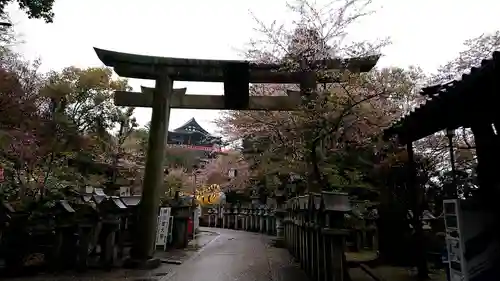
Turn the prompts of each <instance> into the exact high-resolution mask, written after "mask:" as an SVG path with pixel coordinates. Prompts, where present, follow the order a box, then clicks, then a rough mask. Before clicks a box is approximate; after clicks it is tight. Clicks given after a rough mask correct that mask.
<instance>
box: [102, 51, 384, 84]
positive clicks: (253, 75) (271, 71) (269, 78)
mask: <svg viewBox="0 0 500 281" xmlns="http://www.w3.org/2000/svg"><path fill="white" fill-rule="evenodd" d="M94 50H95V51H96V53H97V56H98V57H99V59H100V60H101V61H102V62H103V63H104V64H105V65H106V66H109V67H113V68H114V70H115V72H116V73H117V74H118V75H120V76H123V77H129V78H138V79H156V78H158V75H159V74H160V72H161V73H162V75H164V74H168V75H169V76H170V77H171V79H172V80H175V81H199V82H224V76H225V74H224V73H225V71H226V70H227V67H228V66H229V65H235V64H237V65H241V64H247V65H248V70H249V83H299V82H300V75H301V73H299V72H290V71H284V70H283V69H284V67H283V65H281V64H275V63H255V62H250V61H243V60H205V59H187V58H168V57H156V56H145V55H136V54H128V53H121V52H115V51H109V50H103V49H99V48H94ZM378 59H379V56H368V57H360V58H350V59H328V60H318V61H314V62H311V63H310V65H311V66H312V67H313V68H317V69H331V70H334V69H335V70H349V71H351V72H367V71H370V70H371V69H372V68H373V67H374V66H375V64H376V63H377V61H378ZM318 82H319V83H328V82H332V81H331V78H328V77H326V78H322V79H319V80H318Z"/></svg>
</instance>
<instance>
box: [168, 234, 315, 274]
mask: <svg viewBox="0 0 500 281" xmlns="http://www.w3.org/2000/svg"><path fill="white" fill-rule="evenodd" d="M215 231H218V232H219V233H220V235H219V236H218V237H217V238H215V239H214V240H213V241H212V242H210V243H209V244H208V245H206V246H205V247H204V248H203V249H202V250H200V251H199V252H198V254H197V255H195V256H193V257H191V258H190V259H189V260H188V261H186V262H185V263H183V264H182V265H180V266H179V267H178V268H176V269H175V270H173V271H172V273H170V274H168V275H167V276H165V277H163V278H161V279H160V280H161V281H193V280H200V281H285V280H286V281H307V277H306V276H305V274H304V272H302V271H301V270H300V269H299V268H298V267H297V266H296V265H295V264H294V262H293V261H292V258H291V256H290V255H289V254H288V252H287V251H286V250H285V249H278V248H274V247H271V246H270V243H271V237H269V236H264V235H261V234H256V233H249V232H242V231H235V230H227V229H217V230H215Z"/></svg>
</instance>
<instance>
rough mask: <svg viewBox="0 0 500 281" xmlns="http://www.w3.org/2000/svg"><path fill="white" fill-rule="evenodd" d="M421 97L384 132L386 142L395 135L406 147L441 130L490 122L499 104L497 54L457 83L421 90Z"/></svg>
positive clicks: (499, 59) (499, 80) (499, 58)
mask: <svg viewBox="0 0 500 281" xmlns="http://www.w3.org/2000/svg"><path fill="white" fill-rule="evenodd" d="M421 95H424V96H426V97H427V98H428V100H427V101H426V102H425V103H424V104H422V105H420V106H418V107H417V108H415V109H414V110H413V111H412V112H411V113H409V114H408V115H406V116H404V117H402V118H401V119H400V120H398V121H396V122H395V123H394V124H393V125H392V126H391V127H390V128H388V129H387V130H385V131H384V137H385V138H386V139H388V138H390V137H391V136H397V137H398V139H399V141H400V142H401V143H403V144H406V143H408V142H412V141H415V140H418V139H421V138H424V137H426V136H429V135H431V134H433V133H435V132H438V131H441V130H446V129H456V128H458V127H470V126H471V125H472V124H474V123H476V122H490V123H493V120H494V119H496V118H498V115H497V114H498V113H497V111H498V104H499V102H500V52H494V53H493V54H492V58H491V59H487V60H483V61H482V62H481V65H480V66H478V67H473V68H472V69H471V71H470V73H469V74H463V75H462V77H461V79H460V80H454V81H451V82H448V83H445V84H442V85H436V86H432V87H427V88H424V89H423V90H422V92H421Z"/></svg>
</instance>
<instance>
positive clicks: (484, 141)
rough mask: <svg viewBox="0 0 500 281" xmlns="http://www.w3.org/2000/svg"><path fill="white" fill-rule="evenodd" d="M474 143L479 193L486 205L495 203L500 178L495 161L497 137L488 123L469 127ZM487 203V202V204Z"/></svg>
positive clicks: (497, 157) (499, 152) (496, 156)
mask: <svg viewBox="0 0 500 281" xmlns="http://www.w3.org/2000/svg"><path fill="white" fill-rule="evenodd" d="M471 129H472V132H473V133H474V140H475V143H476V154H477V158H478V164H477V177H478V181H479V194H480V196H481V199H482V200H483V201H484V202H485V203H486V205H491V206H493V205H494V204H496V203H497V202H495V201H496V198H497V195H498V194H499V185H500V178H499V177H498V171H497V167H496V166H497V163H496V162H498V159H499V155H500V151H499V150H500V147H499V146H498V145H499V144H500V143H499V142H498V140H499V137H498V136H497V135H496V134H495V132H494V130H493V127H492V125H491V124H488V123H480V124H477V125H474V126H472V127H471ZM488 203H489V204H488Z"/></svg>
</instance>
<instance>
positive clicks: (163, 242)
mask: <svg viewBox="0 0 500 281" xmlns="http://www.w3.org/2000/svg"><path fill="white" fill-rule="evenodd" d="M171 210H172V209H171V208H169V207H164V208H160V214H159V215H158V226H157V228H156V243H155V247H158V246H163V250H166V249H167V239H168V236H169V233H170V227H169V225H170V214H171Z"/></svg>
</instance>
